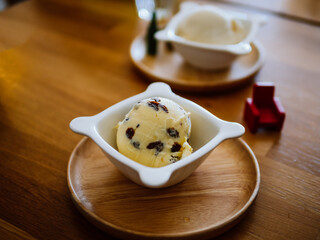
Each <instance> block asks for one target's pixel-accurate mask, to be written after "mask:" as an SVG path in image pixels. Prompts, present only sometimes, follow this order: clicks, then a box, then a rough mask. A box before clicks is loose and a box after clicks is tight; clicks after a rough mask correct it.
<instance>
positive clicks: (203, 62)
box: [155, 2, 266, 70]
mask: <svg viewBox="0 0 320 240" xmlns="http://www.w3.org/2000/svg"><path fill="white" fill-rule="evenodd" d="M208 9H209V10H210V11H213V12H217V13H218V14H227V16H228V17H230V18H232V19H234V20H237V21H240V22H241V23H242V25H243V26H244V29H245V32H246V35H245V37H244V38H243V39H242V41H240V42H239V43H236V44H211V43H202V42H196V41H191V40H188V39H185V38H183V37H180V36H179V35H177V33H176V30H177V29H178V27H179V24H181V23H182V22H183V20H184V19H187V18H188V17H189V16H191V15H192V14H194V13H197V12H199V11H203V10H208ZM221 12H222V13H221ZM265 22H266V18H265V17H263V16H261V15H256V14H251V15H249V14H244V13H239V12H233V11H222V10H221V9H219V8H216V7H214V6H212V5H200V4H196V3H189V2H186V3H183V4H182V5H181V10H180V11H179V12H178V13H177V14H176V15H175V16H174V17H173V18H172V19H171V20H170V22H169V23H168V24H167V26H166V27H165V29H163V30H161V31H158V32H157V33H156V34H155V38H156V39H158V40H160V41H169V42H172V44H173V46H174V49H175V50H176V51H177V52H178V53H180V54H181V55H182V57H183V58H184V59H185V60H186V61H187V62H188V63H190V64H191V65H193V66H195V67H197V68H201V69H206V70H217V69H222V68H226V67H228V66H230V65H231V64H232V62H233V61H234V60H235V59H236V58H237V57H238V56H241V55H245V54H248V53H250V52H251V45H250V44H251V42H252V41H253V40H254V39H255V37H256V35H257V32H258V30H259V28H260V27H261V26H262V25H263V24H264V23H265Z"/></svg>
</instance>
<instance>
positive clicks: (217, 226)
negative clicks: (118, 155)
mask: <svg viewBox="0 0 320 240" xmlns="http://www.w3.org/2000/svg"><path fill="white" fill-rule="evenodd" d="M259 183H260V172H259V165H258V162H257V160H256V158H255V156H254V154H253V152H252V151H251V149H250V148H249V147H248V146H247V145H246V143H244V141H242V140H239V139H233V140H227V141H225V142H223V143H222V144H221V145H220V146H218V147H217V148H216V149H215V150H214V151H213V152H212V153H211V154H210V155H209V157H208V158H207V159H206V160H205V162H204V163H203V164H202V165H201V166H200V167H199V168H198V169H197V170H196V171H195V172H194V173H193V174H192V175H191V176H190V177H189V178H187V179H186V180H184V181H183V182H182V183H179V184H177V185H175V186H172V187H169V188H165V189H148V188H144V187H141V186H139V185H137V184H135V183H133V182H131V181H130V180H128V179H127V178H126V177H124V176H123V175H122V174H121V173H120V172H119V171H118V170H117V169H116V168H115V167H114V165H113V164H111V162H110V161H109V160H108V159H107V157H106V156H105V155H104V154H103V152H102V151H101V150H100V148H99V147H98V146H97V145H96V144H95V143H94V142H93V141H92V140H91V139H89V138H84V139H82V141H81V142H80V143H79V144H78V145H77V146H76V148H75V149H74V151H73V152H72V155H71V157H70V160H69V165H68V186H69V189H70V191H71V194H72V199H73V201H74V203H75V205H76V206H77V207H78V209H79V210H80V211H81V212H82V213H83V214H84V216H85V217H87V218H88V219H89V220H90V221H91V222H92V223H94V224H95V225H96V226H98V227H100V228H101V229H103V230H105V231H106V232H107V233H108V234H110V235H113V236H116V237H118V238H122V239H128V238H129V239H177V238H178V239H207V238H211V237H214V236H216V235H218V234H221V233H222V232H224V231H226V230H227V229H229V228H230V227H232V226H233V225H234V224H236V223H237V222H238V221H239V220H240V217H241V216H242V215H243V214H244V213H245V211H246V210H247V209H248V207H249V206H250V205H251V204H252V202H253V200H254V199H255V197H256V195H257V193H258V189H259Z"/></svg>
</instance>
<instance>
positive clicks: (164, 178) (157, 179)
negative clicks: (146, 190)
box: [139, 169, 171, 188]
mask: <svg viewBox="0 0 320 240" xmlns="http://www.w3.org/2000/svg"><path fill="white" fill-rule="evenodd" d="M139 176H140V180H141V182H142V183H143V185H145V186H147V187H150V188H161V187H164V186H165V185H166V184H167V183H168V181H169V179H170V177H171V173H170V172H166V171H159V169H157V171H154V170H153V169H150V170H143V171H141V172H140V173H139Z"/></svg>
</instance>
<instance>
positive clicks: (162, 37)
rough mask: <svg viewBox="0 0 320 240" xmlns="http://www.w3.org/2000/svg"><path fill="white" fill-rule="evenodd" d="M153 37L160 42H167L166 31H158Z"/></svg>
mask: <svg viewBox="0 0 320 240" xmlns="http://www.w3.org/2000/svg"><path fill="white" fill-rule="evenodd" d="M154 36H155V38H156V39H157V40H160V41H169V38H168V32H167V30H161V31H158V32H156V34H155V35H154Z"/></svg>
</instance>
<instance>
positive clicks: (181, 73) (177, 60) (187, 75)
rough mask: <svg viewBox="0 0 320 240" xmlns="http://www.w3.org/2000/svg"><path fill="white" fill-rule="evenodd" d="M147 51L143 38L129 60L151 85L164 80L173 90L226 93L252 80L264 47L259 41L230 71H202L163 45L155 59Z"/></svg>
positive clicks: (260, 64)
mask: <svg viewBox="0 0 320 240" xmlns="http://www.w3.org/2000/svg"><path fill="white" fill-rule="evenodd" d="M145 49H146V45H145V41H144V39H143V37H141V36H139V37H137V38H136V39H135V40H134V41H133V42H132V44H131V48H130V57H131V61H132V62H133V64H134V66H136V67H137V69H139V70H140V71H141V72H142V73H143V74H145V75H146V76H147V77H148V79H149V80H150V81H152V82H154V81H162V82H165V83H168V84H169V85H170V86H171V87H172V88H173V89H176V90H182V91H191V92H203V91H224V90H229V89H234V88H237V87H239V86H242V85H244V84H245V83H247V82H249V81H251V80H253V77H254V76H255V74H256V73H257V72H258V71H259V69H260V68H261V66H262V64H263V61H264V50H263V47H262V45H261V44H260V43H259V42H257V41H256V42H254V43H253V44H252V52H251V53H249V54H248V55H245V56H241V57H239V58H237V59H236V60H235V62H234V63H233V64H232V65H231V67H230V68H228V69H224V70H220V71H208V70H201V69H198V68H195V67H193V66H191V65H189V64H188V63H186V62H185V61H184V59H183V58H182V57H181V55H180V54H179V53H177V52H175V51H174V50H169V49H168V47H167V46H166V45H165V43H163V42H159V43H158V53H157V55H156V56H149V55H146V50H145Z"/></svg>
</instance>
